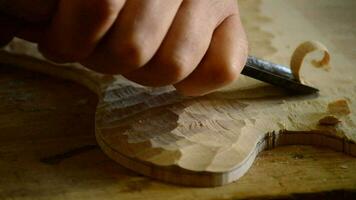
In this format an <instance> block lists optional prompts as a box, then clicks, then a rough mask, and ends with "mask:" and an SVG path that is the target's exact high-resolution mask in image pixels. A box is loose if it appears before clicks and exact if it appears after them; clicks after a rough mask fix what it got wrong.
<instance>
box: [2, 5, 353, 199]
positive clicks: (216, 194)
mask: <svg viewBox="0 0 356 200" xmlns="http://www.w3.org/2000/svg"><path fill="white" fill-rule="evenodd" d="M267 3H268V4H267ZM267 3H265V4H263V5H262V6H271V5H273V6H277V5H275V4H274V3H271V2H268V1H267ZM297 4H298V3H297ZM242 5H244V4H243V3H242ZM251 5H254V4H245V6H247V8H246V10H247V9H248V6H251ZM287 6H294V4H293V3H290V4H289V3H288V5H287ZM296 6H297V7H298V6H302V5H300V4H298V5H296ZM242 7H243V6H242ZM291 8H294V7H291ZM250 9H251V10H252V9H254V7H252V8H250ZM342 9H344V8H342ZM252 11H253V10H252ZM252 11H251V12H252ZM295 11H297V10H295ZM289 14H290V13H289ZM292 14H293V12H292ZM314 15H315V13H314ZM248 19H250V18H248ZM260 20H261V19H260ZM257 21H258V20H257ZM262 21H263V18H262ZM308 24H309V23H308ZM248 30H254V29H253V26H252V27H248ZM252 32H254V31H252ZM263 33H264V34H265V33H266V37H268V34H267V32H263ZM279 34H280V33H279ZM282 35H283V34H282ZM269 36H270V35H269ZM323 37H325V38H326V37H327V36H323ZM256 38H258V39H261V37H256ZM262 39H263V37H262ZM263 41H268V39H266V38H264V40H262V42H263ZM328 41H330V40H328ZM258 42H261V41H251V43H252V44H258ZM267 43H268V42H267ZM251 46H252V47H253V45H251ZM260 46H261V47H263V48H266V49H267V50H266V52H269V53H270V52H273V45H260ZM271 46H272V47H271ZM267 47H268V48H270V49H268V48H267ZM263 48H258V51H262V50H263ZM255 49H256V48H255ZM252 51H253V49H252ZM258 51H257V52H255V53H256V54H258ZM272 55H273V54H271V56H272ZM343 55H344V54H343ZM345 55H348V53H347V52H345ZM350 55H352V54H350ZM266 57H268V55H266ZM283 59H285V58H283ZM348 59H349V60H350V61H351V59H350V58H349V57H348ZM9 68H11V67H10V66H5V67H3V66H2V69H4V74H7V75H9V76H8V77H5V79H4V80H3V79H2V82H3V83H5V84H2V85H4V86H5V87H4V90H1V92H2V91H5V92H4V94H2V95H1V96H5V97H4V99H6V98H8V101H4V102H5V103H4V108H5V109H2V110H4V111H5V112H4V114H3V115H2V116H1V117H3V118H4V120H1V122H3V123H2V124H3V126H1V137H3V138H4V139H2V140H1V142H3V143H4V145H2V148H3V150H2V151H1V154H0V155H1V156H2V155H4V156H2V158H3V159H1V162H4V163H5V164H4V165H3V164H1V165H0V166H1V169H0V170H1V172H2V171H4V172H3V173H1V174H4V175H5V179H0V180H2V181H3V182H1V186H3V187H0V194H1V195H0V197H3V198H11V197H24V198H30V199H31V198H32V199H39V198H43V199H46V198H51V197H52V198H58V199H60V198H66V197H71V198H75V197H76V195H80V197H81V198H83V197H86V196H88V195H92V196H95V194H99V195H101V196H100V197H102V198H119V197H121V198H122V197H125V195H127V196H126V197H131V198H133V197H137V198H139V197H140V196H141V195H142V193H144V192H145V191H144V190H143V189H138V191H135V190H133V191H128V192H127V193H126V194H123V193H124V192H123V191H121V190H118V187H119V186H123V185H124V184H125V178H124V180H123V182H121V181H120V179H121V178H120V175H118V174H120V171H123V173H125V172H126V173H127V171H125V170H123V169H120V167H117V166H115V165H110V164H112V163H111V162H109V161H108V160H106V161H105V162H106V163H109V164H107V165H109V166H111V167H108V168H105V169H106V170H104V171H100V170H97V168H96V167H97V165H96V164H93V165H90V164H87V165H85V163H86V162H85V155H88V157H87V159H88V160H87V162H89V163H90V162H95V163H97V162H99V161H100V158H97V157H100V156H98V155H97V157H95V154H94V155H93V153H96V154H100V152H99V151H98V149H96V146H95V145H93V143H92V142H93V140H92V139H93V138H92V135H86V136H85V137H81V134H79V136H78V135H77V134H78V133H83V132H81V131H80V130H81V129H83V128H82V127H80V128H81V129H80V128H78V129H75V127H76V125H80V122H81V120H85V117H82V116H80V115H79V116H74V119H72V120H70V119H64V120H63V122H62V121H61V120H60V119H58V118H60V117H59V116H63V113H64V115H65V112H66V113H67V114H68V113H71V112H73V113H74V112H75V109H74V108H72V107H70V106H68V105H72V104H71V103H73V102H75V101H73V100H75V98H74V97H73V96H71V95H70V94H69V96H66V95H68V94H66V93H67V92H68V93H69V92H70V91H71V90H72V89H74V88H75V85H74V84H70V83H67V84H68V85H67V86H66V87H62V91H63V96H61V95H62V93H61V92H60V90H59V88H60V87H61V86H62V85H63V81H57V82H58V83H57V87H58V88H57V89H56V88H55V87H54V86H53V84H54V85H55V83H56V82H54V83H52V82H51V81H53V80H52V79H47V80H46V78H44V77H43V76H41V75H35V77H37V78H33V77H31V73H28V72H21V71H19V70H16V69H15V70H14V71H12V70H13V69H12V68H11V70H9ZM18 71H19V72H18ZM20 72H21V73H24V74H27V76H29V77H30V78H28V79H26V77H27V76H26V75H25V76H24V77H25V78H24V77H22V76H20V77H16V76H18V74H21V73H20ZM38 77H42V79H41V78H40V80H37V79H38ZM13 79H15V81H14V82H15V83H10V84H9V85H10V86H9V85H7V84H8V82H11V80H13ZM16 79H20V80H22V79H25V80H27V81H29V82H28V83H27V82H25V83H27V84H23V85H21V84H18V85H16ZM31 81H35V83H36V81H37V85H36V84H34V85H32V86H31V84H30V83H31ZM46 81H49V82H51V83H50V84H46ZM20 82H21V81H20ZM51 85H52V87H51ZM27 87H29V88H30V91H31V89H32V91H33V90H34V91H36V90H39V91H40V90H43V89H46V88H47V87H49V88H47V90H45V92H43V93H42V94H43V95H44V96H41V95H39V94H37V93H33V94H35V95H33V96H34V97H33V96H32V97H28V96H27V97H26V95H25V96H21V95H19V93H20V94H22V93H21V91H22V90H23V89H26V88H27ZM77 87H78V86H77ZM16 88H18V90H16ZM34 88H35V89H34ZM68 88H71V89H70V90H68ZM80 90H81V89H78V88H77V89H75V90H73V91H72V92H73V93H74V94H75V93H77V92H78V91H80ZM16 91H18V92H19V93H16ZM84 91H85V90H84ZM12 92H14V93H12ZM27 92H28V91H27ZM51 92H53V93H52V94H53V95H52V96H53V97H52V99H51V98H50V96H51V95H50V94H51ZM30 93H31V92H30ZM39 93H40V92H39ZM87 93H88V92H87ZM11 95H15V96H16V98H15V97H14V96H11ZM9 96H10V97H9ZM30 96H31V95H30ZM83 96H87V94H84V95H83ZM60 97H63V98H64V99H61V98H60ZM66 97H67V98H68V99H67V100H65V98H66ZM26 98H30V99H31V98H34V99H32V100H29V99H26ZM35 98H38V100H39V102H38V104H37V105H36V104H33V103H36V101H35V100H36V99H35ZM52 100H54V104H55V105H57V104H58V105H57V106H53V105H52ZM83 102H84V103H83ZM88 102H90V101H85V100H79V105H74V106H73V107H76V108H79V107H80V105H85V106H87V105H86V104H88ZM65 103H68V104H66V105H63V108H61V106H59V105H62V104H65ZM81 103H83V104H81ZM94 104H95V102H94V103H93V104H92V106H93V105H94ZM23 106H24V107H25V110H22V109H21V108H23ZM26 106H28V107H29V108H28V107H26ZM88 106H89V105H88ZM36 107H37V108H36ZM26 108H28V110H26ZM6 109H8V110H6ZM11 109H12V110H11ZM83 109H86V110H87V111H88V110H90V109H88V108H83ZM14 111H17V112H14ZM26 111H27V112H30V115H29V116H27V119H26V113H23V112H26ZM56 111H58V112H59V113H56ZM18 112H20V114H19V113H18ZM37 112H39V113H41V114H38V113H37ZM78 113H85V112H82V110H81V111H79V112H78ZM47 115H48V116H51V115H54V116H55V119H53V121H52V123H48V122H47V120H50V118H48V116H47ZM88 116H89V115H88ZM36 117H37V118H36ZM63 118H65V117H63ZM79 118H80V119H79ZM89 118H90V117H89ZM89 118H87V120H90V119H89ZM56 121H57V122H56ZM46 122H47V123H46ZM58 122H62V123H58ZM73 122H75V123H74V124H70V123H73ZM42 123H43V124H46V125H41V124H42ZM21 124H22V126H21ZM87 124H88V121H86V122H83V127H86V128H87ZM59 125H61V126H59ZM22 127H24V128H22ZM41 128H43V129H41ZM63 129H64V130H67V131H64V130H63ZM36 130H37V131H36ZM39 130H41V131H40V133H42V134H40V133H38V131H39ZM72 130H75V131H76V132H75V131H74V132H71V131H72ZM83 130H84V129H83ZM85 130H86V129H85ZM69 132H70V133H72V134H73V137H70V136H72V135H71V134H69V135H66V134H64V133H69ZM17 133H22V134H20V135H17ZM51 133H53V134H51ZM55 133H57V134H58V135H56V134H55ZM87 133H88V132H86V133H85V134H87ZM2 134H4V136H3V135H2ZM47 134H48V135H47ZM63 134H64V135H63ZM56 136H58V137H56ZM82 136H83V135H82ZM36 138H37V139H38V140H36ZM80 138H81V139H80ZM61 139H62V141H63V142H62V143H61ZM78 142H80V143H79V144H82V142H83V143H84V144H83V145H78ZM86 142H87V143H86ZM52 143H53V145H54V146H52V151H51V148H46V146H47V145H49V144H52ZM57 144H58V145H57ZM71 145H73V146H71ZM26 147H27V148H26ZM293 148H296V149H294V150H293ZM58 150H63V151H62V152H58ZM280 150H281V149H278V150H275V151H273V152H276V155H277V156H278V153H277V152H279V151H280ZM286 150H288V148H283V149H282V151H281V152H280V153H282V154H281V156H285V159H287V164H286V165H287V166H289V167H287V166H286V165H284V166H283V165H282V164H281V162H279V164H280V166H278V167H276V166H274V167H271V168H273V170H275V171H274V172H276V173H282V172H283V173H284V172H286V173H287V174H283V175H281V176H280V177H279V178H277V179H278V180H279V181H281V180H282V178H281V177H284V176H286V177H288V178H286V180H285V181H286V182H285V183H281V184H280V185H279V187H280V188H279V189H275V190H272V189H271V188H269V187H265V188H267V189H265V188H264V189H261V188H260V185H261V184H262V183H264V181H265V182H267V183H271V184H272V183H273V181H271V182H268V181H266V180H270V178H266V176H268V177H270V175H268V173H266V171H264V170H267V169H268V167H267V166H263V167H265V169H263V168H261V170H262V171H261V173H260V174H258V173H257V172H255V173H254V174H252V175H250V173H248V174H247V175H246V176H245V177H248V176H249V175H250V176H256V177H255V178H265V179H259V180H257V179H256V180H255V181H256V182H253V181H252V182H250V184H249V183H247V182H244V181H243V180H244V178H242V179H241V180H240V181H239V182H237V183H234V184H232V185H229V186H226V187H220V188H215V189H210V190H209V189H190V188H180V187H175V186H169V185H164V184H161V183H157V182H154V181H152V182H151V181H147V179H145V178H142V177H139V178H138V179H139V180H141V179H142V180H145V181H143V183H142V184H141V186H143V187H144V186H147V185H148V186H149V187H151V185H152V184H153V185H157V187H156V186H154V187H153V191H156V193H154V192H152V191H151V192H150V191H149V189H148V190H146V192H148V193H146V195H151V197H152V198H155V197H156V198H157V197H161V198H162V199H164V198H168V197H169V196H174V197H175V198H177V199H179V198H180V199H189V198H190V199H194V198H196V197H197V196H198V197H200V198H206V199H229V198H247V197H253V196H254V197H257V196H270V195H277V194H278V195H280V196H283V195H287V196H288V195H291V194H292V193H306V192H322V191H325V190H339V189H347V190H348V189H350V190H352V189H354V187H355V178H354V177H353V176H352V174H355V173H352V166H355V165H354V163H352V162H354V159H352V158H349V157H346V156H341V155H340V154H338V153H334V152H329V151H327V150H326V151H325V152H328V153H329V155H328V156H332V155H333V154H334V156H332V157H333V158H334V157H335V159H339V158H342V159H345V160H343V161H340V163H338V162H336V160H334V161H333V162H326V161H324V162H326V163H323V162H317V161H315V162H314V163H313V162H311V166H310V167H309V168H308V167H306V166H305V165H306V164H305V163H302V164H303V165H304V166H300V167H301V169H302V171H306V169H309V170H311V169H313V167H312V165H316V167H317V169H316V170H315V171H313V170H311V171H310V172H311V173H310V174H309V175H311V176H313V175H316V174H319V175H318V176H314V177H315V179H312V180H313V181H314V182H313V181H311V182H313V183H316V184H315V185H314V187H311V186H310V185H309V186H308V184H307V186H305V182H308V181H306V180H308V178H307V179H305V180H304V179H303V178H301V177H303V173H301V174H300V175H299V174H298V175H297V176H295V177H293V176H290V175H289V176H288V170H286V169H289V168H290V167H291V166H293V167H296V166H298V164H296V163H298V162H300V160H308V159H306V157H307V156H305V155H306V154H303V152H304V151H306V152H308V151H313V150H315V151H316V152H314V154H311V155H314V157H317V156H321V157H322V155H323V153H321V152H323V151H324V150H319V149H314V148H309V147H290V149H289V150H290V151H292V152H293V151H297V152H299V151H301V152H302V153H296V154H293V153H292V154H290V152H288V151H286ZM56 151H57V152H58V153H55V152H56ZM285 151H286V152H288V153H289V154H288V155H292V156H291V158H289V157H288V156H286V154H283V152H284V153H286V152H285ZM320 151H321V152H320ZM47 154H48V155H47ZM51 154H52V156H51ZM265 154H266V153H263V154H262V156H263V155H265ZM16 155H17V156H16ZM46 155H47V156H46ZM76 155H81V156H76ZM100 155H101V154H100ZM270 156H272V157H273V154H272V155H270ZM267 157H268V156H267ZM311 157H312V156H311ZM16 158H20V159H16ZM74 158H79V160H76V161H73V163H72V167H74V168H76V167H77V170H76V171H75V170H73V169H72V168H71V167H69V169H68V168H67V169H68V171H66V170H64V171H62V173H64V179H63V180H62V181H60V180H61V179H58V178H59V177H58V176H59V175H61V173H60V172H61V169H62V167H64V166H63V165H65V164H64V163H66V162H67V161H69V162H70V161H71V159H74ZM95 158H97V159H95ZM103 158H104V157H102V159H103ZM83 159H84V160H83ZM288 159H289V160H288ZM347 159H349V162H351V163H350V165H348V164H349V163H348V161H347ZM27 160H28V162H26V161H27ZM104 160H105V159H104ZM259 160H260V159H259ZM259 160H258V161H257V162H256V163H255V165H256V166H257V167H258V166H259V164H258V162H259ZM315 160H318V159H315ZM326 160H328V159H326ZM292 161H294V162H292ZM309 161H310V160H309ZM344 162H345V163H346V164H341V163H344ZM31 163H32V164H31ZM78 163H83V165H80V164H78ZM272 163H273V162H272ZM282 163H283V162H282ZM77 164H78V165H77ZM338 164H339V165H340V164H341V165H340V166H338ZM74 165H75V166H74ZM99 165H100V164H99ZM3 166H5V167H4V169H2V168H3ZM15 166H16V167H15ZM31 166H32V167H31ZM61 166H62V167H61ZM79 166H80V167H79ZM85 166H87V168H88V169H93V168H95V169H96V170H93V171H94V172H93V171H91V172H88V174H87V175H88V176H91V175H94V174H95V176H94V178H93V179H91V180H93V182H92V187H91V189H90V191H88V189H85V188H90V186H89V185H90V184H89V185H87V183H88V182H87V181H86V180H85V176H81V174H83V173H84V175H85V172H86V170H85V169H86V167H85ZM92 166H96V167H93V168H92ZM272 166H273V165H272ZM280 167H284V168H280ZM318 167H319V168H318ZM320 167H321V168H320ZM54 168H55V169H54ZM64 168H65V167H64ZM113 168H114V169H113ZM117 168H118V169H117ZM324 168H325V169H328V170H326V171H327V172H330V173H329V175H330V176H332V177H333V178H330V177H329V176H328V175H327V174H328V173H327V172H325V174H324V171H323V170H321V169H324ZM26 169H29V170H28V172H27V170H26ZM253 169H254V168H252V169H251V171H252V172H253ZM281 169H283V170H285V171H283V170H281ZM56 170H59V171H56ZM7 171H12V172H13V173H7ZM47 171H48V172H49V173H46V172H47ZM89 171H90V170H89ZM95 172H96V173H95ZM316 172H320V173H316ZM345 172H350V174H347V173H346V174H344V175H342V178H340V177H338V176H336V175H335V174H337V175H340V174H342V173H345ZM98 173H99V174H98ZM102 173H107V174H106V175H104V174H102ZM265 173H266V174H265ZM305 173H307V172H305ZM24 175H26V176H24ZM116 175H117V176H116ZM101 176H103V177H101ZM124 176H126V175H124ZM131 176H132V178H135V177H134V175H133V174H129V176H127V177H126V178H127V179H130V178H131ZM344 176H345V177H346V178H345V177H344ZM26 177H28V179H26ZM50 177H52V178H50ZM75 177H77V179H76V178H75ZM78 177H79V178H78ZM95 177H96V178H95ZM105 177H106V178H105ZM271 177H273V176H271ZM277 177H278V176H277ZM320 177H326V178H325V179H321V178H320ZM101 178H104V179H105V180H104V181H102V180H103V179H101ZM136 178H137V177H136ZM67 179H69V180H67ZM79 179H80V180H79ZM245 179H246V178H245ZM294 179H301V181H296V180H294ZM13 180H15V182H16V183H15V184H11V181H13ZM95 180H98V182H97V183H101V184H95ZM100 180H101V181H100ZM108 180H109V181H108ZM251 180H252V179H251ZM263 180H264V181H263ZM106 181H108V182H106ZM71 182H72V183H73V184H70V183H71ZM294 182H296V184H298V185H300V186H296V185H293V184H291V183H294ZM324 182H325V183H324ZM61 183H62V186H61ZM243 183H246V184H247V185H246V186H245V187H243V186H240V187H238V186H237V185H239V184H240V185H241V184H243ZM322 183H324V184H322ZM309 184H311V183H309ZM19 185H20V186H21V188H22V190H21V189H17V188H16V186H19ZM98 185H101V187H98ZM137 185H140V183H137V184H136V183H134V184H133V185H131V186H133V187H137ZM267 185H268V184H267ZM282 185H288V187H289V185H291V186H294V187H291V188H290V189H286V186H282ZM302 185H304V186H305V187H302ZM126 186H127V185H125V186H124V187H126ZM127 187H129V186H127ZM138 187H139V186H138ZM2 188H5V189H2ZM36 188H39V189H36ZM60 188H62V189H60ZM63 188H65V189H63ZM71 188H75V189H74V190H71ZM170 188H173V189H170ZM241 188H245V189H246V190H245V191H243V190H241V191H240V189H241ZM268 188H269V189H268ZM272 188H273V187H272ZM276 188H278V187H276ZM115 189H116V190H115ZM253 189H254V190H253ZM303 189H304V190H303ZM252 190H253V191H252ZM21 191H22V192H21ZM36 191H37V192H36ZM56 191H57V192H56ZM178 191H181V192H178ZM183 191H185V192H183ZM239 191H240V192H239ZM258 191H260V192H258ZM261 191H262V192H261ZM46 192H48V193H46ZM36 193H39V194H40V195H38V196H36ZM341 193H343V192H341ZM337 194H340V193H338V192H337ZM347 194H350V195H352V192H349V193H347ZM62 195H64V196H62ZM66 195H67V196H66ZM120 195H121V196H120ZM130 195H132V196H130ZM135 195H136V196H135Z"/></svg>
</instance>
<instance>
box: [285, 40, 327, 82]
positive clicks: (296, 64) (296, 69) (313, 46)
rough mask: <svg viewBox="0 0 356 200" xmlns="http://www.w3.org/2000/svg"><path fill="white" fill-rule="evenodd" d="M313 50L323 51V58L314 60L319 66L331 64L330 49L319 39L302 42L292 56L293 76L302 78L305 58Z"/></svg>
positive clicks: (298, 78)
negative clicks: (301, 72)
mask: <svg viewBox="0 0 356 200" xmlns="http://www.w3.org/2000/svg"><path fill="white" fill-rule="evenodd" d="M313 51H323V52H324V56H323V58H322V59H321V60H313V63H314V65H315V66H317V67H323V66H326V65H328V64H329V61H330V54H329V51H328V49H327V48H326V47H325V46H324V45H323V44H321V43H320V42H317V41H307V42H304V43H302V44H300V45H299V46H298V47H297V48H296V49H295V50H294V53H293V55H292V58H291V62H290V67H291V70H292V73H293V76H294V78H295V79H297V80H298V81H301V79H300V68H301V67H302V64H303V60H304V58H305V57H306V56H307V55H308V54H309V53H311V52H313Z"/></svg>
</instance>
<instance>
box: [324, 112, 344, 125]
mask: <svg viewBox="0 0 356 200" xmlns="http://www.w3.org/2000/svg"><path fill="white" fill-rule="evenodd" d="M340 122H341V121H340V120H339V119H338V118H336V117H334V116H331V115H330V116H326V117H323V118H321V119H320V120H319V125H321V126H335V125H336V124H338V123H340Z"/></svg>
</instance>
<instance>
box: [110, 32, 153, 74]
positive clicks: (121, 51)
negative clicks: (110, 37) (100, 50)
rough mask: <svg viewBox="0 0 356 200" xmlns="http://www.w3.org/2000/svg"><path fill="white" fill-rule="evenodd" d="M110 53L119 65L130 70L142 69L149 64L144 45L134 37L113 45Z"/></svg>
mask: <svg viewBox="0 0 356 200" xmlns="http://www.w3.org/2000/svg"><path fill="white" fill-rule="evenodd" d="M109 51H110V52H111V55H112V56H113V57H114V58H117V59H114V60H117V62H119V63H118V64H120V65H123V66H125V67H126V68H129V69H130V70H134V69H137V68H139V67H142V66H143V65H144V64H146V62H147V59H146V56H145V55H146V52H145V46H144V44H143V43H142V42H140V40H137V39H134V38H132V37H131V39H128V40H127V39H126V40H125V41H124V42H121V41H120V42H118V43H116V44H114V43H113V44H112V45H110V47H109Z"/></svg>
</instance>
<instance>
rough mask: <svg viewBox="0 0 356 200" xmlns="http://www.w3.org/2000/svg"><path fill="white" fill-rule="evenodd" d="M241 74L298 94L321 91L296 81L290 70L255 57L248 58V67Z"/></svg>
mask: <svg viewBox="0 0 356 200" xmlns="http://www.w3.org/2000/svg"><path fill="white" fill-rule="evenodd" d="M241 74H243V75H246V76H249V77H251V78H254V79H257V80H260V81H263V82H266V83H270V84H272V85H275V86H277V87H281V88H284V89H286V90H287V91H290V92H293V93H296V94H313V93H317V92H318V91H319V90H318V89H316V88H313V87H311V86H307V85H304V84H302V83H301V82H300V81H299V80H297V79H295V78H294V76H293V74H292V71H291V70H290V68H288V67H286V66H283V65H279V64H275V63H271V62H269V61H265V60H262V59H259V58H256V57H253V56H249V57H248V58H247V62H246V65H245V67H244V68H243V70H242V72H241Z"/></svg>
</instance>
